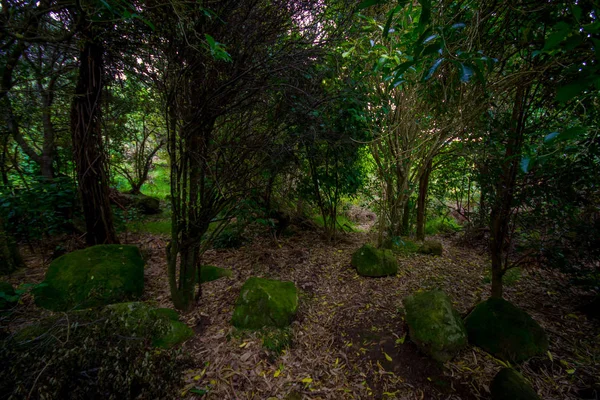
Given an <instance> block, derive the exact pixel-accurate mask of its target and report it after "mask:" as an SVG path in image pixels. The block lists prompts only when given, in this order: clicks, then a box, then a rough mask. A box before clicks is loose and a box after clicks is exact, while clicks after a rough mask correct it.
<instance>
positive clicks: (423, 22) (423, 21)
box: [419, 0, 431, 29]
mask: <svg viewBox="0 0 600 400" xmlns="http://www.w3.org/2000/svg"><path fill="white" fill-rule="evenodd" d="M419 3H421V16H420V17H419V28H421V29H424V28H425V26H427V24H429V21H430V20H431V0H419Z"/></svg>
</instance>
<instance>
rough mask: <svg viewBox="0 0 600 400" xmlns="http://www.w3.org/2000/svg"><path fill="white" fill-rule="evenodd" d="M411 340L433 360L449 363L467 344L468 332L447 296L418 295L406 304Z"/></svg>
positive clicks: (409, 297) (435, 294)
mask: <svg viewBox="0 0 600 400" xmlns="http://www.w3.org/2000/svg"><path fill="white" fill-rule="evenodd" d="M402 302H403V304H404V308H405V310H406V323H407V324H408V329H409V334H410V339H411V340H412V341H413V342H414V343H415V344H416V345H417V346H418V347H419V348H420V349H421V351H423V352H424V353H426V354H428V355H430V356H431V357H432V358H433V359H435V360H437V361H440V362H445V361H448V360H450V359H451V358H452V357H453V356H454V355H456V353H457V352H458V351H460V350H461V349H462V348H464V347H465V346H466V345H467V331H466V329H465V326H464V325H463V322H462V319H461V318H460V315H459V314H458V312H457V311H456V310H455V309H454V307H452V302H451V301H450V299H449V298H448V296H446V294H445V293H444V292H442V291H439V290H433V291H430V292H422V293H416V294H414V295H412V296H408V297H406V298H405V299H404V300H403V301H402Z"/></svg>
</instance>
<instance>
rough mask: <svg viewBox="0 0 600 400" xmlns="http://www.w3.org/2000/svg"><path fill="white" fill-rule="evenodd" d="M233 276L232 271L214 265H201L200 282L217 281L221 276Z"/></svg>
mask: <svg viewBox="0 0 600 400" xmlns="http://www.w3.org/2000/svg"><path fill="white" fill-rule="evenodd" d="M229 276H231V271H230V270H228V269H225V268H220V267H215V266H214V265H202V266H201V267H200V283H206V282H211V281H216V280H217V279H219V278H223V277H229Z"/></svg>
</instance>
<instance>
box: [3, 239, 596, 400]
mask: <svg viewBox="0 0 600 400" xmlns="http://www.w3.org/2000/svg"><path fill="white" fill-rule="evenodd" d="M436 239H439V240H441V241H442V242H443V244H444V254H443V256H441V257H434V256H427V255H418V254H410V255H407V256H398V259H399V263H400V264H399V273H398V275H397V276H394V277H386V278H365V277H360V276H358V275H357V274H356V272H355V271H354V269H353V268H352V267H351V265H350V259H351V255H352V253H353V252H354V251H355V250H356V249H357V248H358V247H360V246H361V245H362V244H363V243H365V242H369V241H371V242H373V241H374V240H375V238H374V237H373V235H372V234H370V233H368V232H353V233H345V234H341V235H340V237H338V240H337V241H335V242H332V243H329V242H326V241H324V240H323V239H322V238H321V236H320V235H319V233H318V232H316V231H298V232H295V233H294V235H292V236H287V237H283V238H280V239H279V240H275V239H274V238H273V237H271V236H268V235H259V236H257V237H254V238H253V240H252V241H251V242H250V243H248V244H246V245H245V246H243V247H241V248H239V249H224V250H209V251H208V252H207V253H206V254H205V256H204V259H203V264H211V265H216V266H220V267H223V268H227V269H230V270H231V271H232V272H233V276H232V277H231V278H223V279H219V280H217V281H213V282H209V283H206V284H203V295H202V299H201V302H200V304H199V305H198V306H197V308H196V309H195V310H194V311H192V312H190V313H187V314H184V315H183V316H182V317H183V320H185V322H186V323H188V324H189V325H190V326H191V327H193V328H194V330H195V332H196V335H195V336H194V337H193V338H192V339H190V340H189V341H187V342H186V343H185V344H184V350H185V351H187V352H189V353H190V354H191V355H192V357H193V360H194V367H193V368H192V369H190V370H189V371H188V373H187V375H186V386H185V387H184V388H182V393H181V395H182V398H194V396H197V395H194V394H193V393H192V392H191V391H190V390H192V389H196V390H200V391H207V395H206V396H205V397H203V398H209V399H212V398H214V399H270V398H272V399H289V400H293V399H301V398H310V399H367V398H368V399H370V398H374V399H487V398H489V384H490V382H491V380H492V378H493V376H494V374H495V373H496V372H497V371H498V370H500V369H501V368H502V367H503V366H504V365H505V364H504V363H503V362H502V361H500V360H497V359H495V358H493V357H492V356H490V355H488V354H487V353H485V352H483V351H482V350H480V349H478V348H475V347H468V348H467V349H466V350H464V351H463V352H461V353H460V354H459V355H458V356H457V357H455V358H454V359H453V360H452V361H450V362H447V363H445V364H438V363H436V362H434V361H431V359H429V358H428V357H426V356H424V355H422V354H421V353H420V352H419V351H418V350H417V348H416V347H415V345H414V344H412V343H411V342H410V339H409V338H408V337H407V328H406V325H405V323H404V321H403V311H402V299H403V298H404V297H405V296H408V295H410V294H412V293H415V292H417V291H422V290H429V289H434V288H439V289H442V290H444V291H445V292H446V293H447V294H448V296H450V298H451V299H452V301H453V303H454V305H455V307H456V308H457V310H458V311H459V312H460V313H461V314H462V315H463V316H465V315H466V314H467V313H468V312H469V311H470V310H471V309H472V308H473V307H474V306H475V304H477V303H478V302H479V301H481V300H482V299H486V298H487V297H488V296H489V292H490V285H489V283H486V279H485V277H486V275H487V274H488V272H487V270H488V268H489V262H488V261H487V257H486V255H485V253H484V252H482V251H481V250H477V249H473V248H469V247H465V246H464V244H461V243H460V241H459V240H458V236H454V237H439V236H438V237H436ZM122 240H123V242H128V243H133V244H137V245H139V246H140V247H141V248H142V251H143V253H144V254H145V255H146V257H147V261H148V264H147V268H146V276H145V279H146V282H145V285H146V286H145V287H146V290H145V294H144V300H146V301H150V302H154V303H158V304H159V305H162V306H167V307H172V304H171V303H170V298H169V290H168V283H167V278H166V276H167V275H166V263H165V257H164V249H165V246H166V243H167V240H168V237H167V236H165V235H160V234H149V233H136V234H132V233H129V234H127V235H124V236H123V237H122ZM43 264H44V263H43V261H42V259H41V257H40V256H36V255H35V254H32V255H30V256H29V257H28V268H27V269H26V270H25V271H21V272H20V273H17V274H15V275H13V276H12V277H11V279H10V280H11V281H12V282H13V283H15V284H18V283H22V281H23V280H25V277H26V278H27V282H32V281H33V283H35V282H37V281H41V280H42V279H43V275H44V267H43ZM250 276H261V277H267V278H274V279H280V280H289V281H293V282H294V283H295V284H296V286H297V287H298V289H299V291H300V302H299V309H298V315H297V318H296V320H295V321H294V322H293V324H292V327H291V335H292V341H291V346H290V347H289V348H288V349H286V350H284V352H283V353H282V354H280V355H274V354H273V353H271V352H269V351H267V350H265V349H264V348H263V346H262V338H261V334H260V333H250V332H243V331H242V332H239V331H236V329H235V328H233V327H232V326H231V324H230V320H231V315H232V312H233V308H234V304H235V301H236V298H237V296H238V293H239V290H240V287H241V286H242V284H243V283H244V282H245V281H246V279H247V278H249V277H250ZM505 291H506V293H505V298H506V299H507V300H510V301H512V302H513V303H514V304H516V305H518V306H519V307H522V308H523V309H525V310H526V311H527V312H529V313H530V314H531V315H532V316H533V318H534V319H535V320H537V321H538V322H539V323H540V324H541V325H542V327H543V328H544V329H545V330H546V332H547V333H548V336H549V339H550V351H549V353H548V354H547V355H544V356H541V357H537V358H534V359H531V360H529V361H528V362H526V363H524V364H522V365H519V366H517V368H518V369H519V370H520V371H521V372H522V373H523V374H524V376H525V377H526V378H528V379H529V380H530V381H531V383H532V384H533V387H534V388H535V389H536V391H537V392H538V393H539V394H540V396H541V398H542V399H577V398H584V399H588V398H589V399H595V398H597V397H596V396H597V392H596V391H595V390H597V389H598V388H599V387H600V386H599V385H600V340H599V337H600V336H599V335H598V333H600V330H599V329H598V328H599V327H600V323H599V322H598V321H594V320H588V319H587V318H586V316H585V315H584V314H583V313H581V312H580V311H578V309H579V308H580V306H582V305H583V304H585V303H586V301H588V302H589V300H590V297H589V294H587V293H585V292H584V291H582V290H580V289H578V288H577V287H575V286H572V285H570V284H569V283H568V278H567V277H565V276H563V275H561V274H560V273H558V272H556V271H549V270H542V269H535V268H530V269H527V270H526V271H523V272H522V276H521V278H520V279H518V280H516V281H514V282H511V284H510V285H508V286H507V287H506V289H505ZM25 303H26V304H25V305H26V306H28V307H30V308H31V312H34V310H33V309H34V306H33V304H32V303H33V302H32V301H31V300H30V299H27V298H25ZM37 313H38V316H39V311H37Z"/></svg>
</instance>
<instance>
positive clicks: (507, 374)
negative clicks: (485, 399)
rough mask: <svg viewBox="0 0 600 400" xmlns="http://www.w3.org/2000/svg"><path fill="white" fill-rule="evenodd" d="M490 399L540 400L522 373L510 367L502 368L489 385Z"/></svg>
mask: <svg viewBox="0 0 600 400" xmlns="http://www.w3.org/2000/svg"><path fill="white" fill-rule="evenodd" d="M490 391H491V392H492V400H540V397H539V396H538V395H537V393H536V392H535V391H534V390H533V388H532V387H531V385H529V383H527V381H526V380H525V378H523V375H521V374H520V373H518V372H517V371H515V370H514V369H512V368H503V369H501V370H500V372H498V373H497V374H496V376H495V377H494V379H493V380H492V384H491V386H490Z"/></svg>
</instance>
